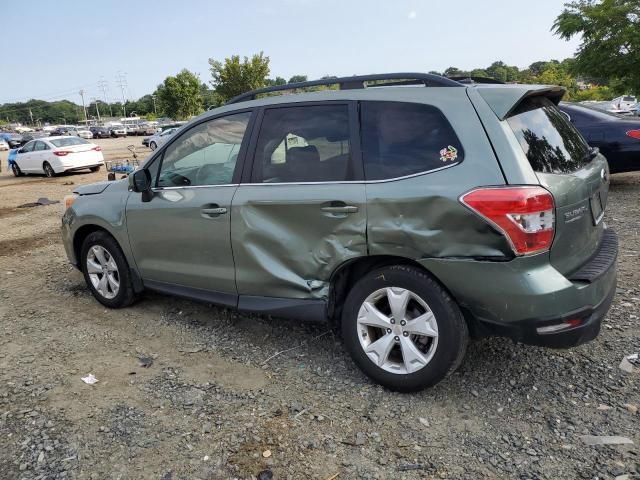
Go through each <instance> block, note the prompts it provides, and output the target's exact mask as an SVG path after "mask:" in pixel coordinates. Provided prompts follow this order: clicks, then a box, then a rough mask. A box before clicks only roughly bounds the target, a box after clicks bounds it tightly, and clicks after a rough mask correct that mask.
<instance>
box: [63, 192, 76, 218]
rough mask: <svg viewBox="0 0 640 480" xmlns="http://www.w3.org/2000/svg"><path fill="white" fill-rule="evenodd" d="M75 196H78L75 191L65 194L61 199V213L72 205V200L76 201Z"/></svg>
mask: <svg viewBox="0 0 640 480" xmlns="http://www.w3.org/2000/svg"><path fill="white" fill-rule="evenodd" d="M76 198H78V195H76V194H75V193H72V194H70V195H65V197H64V199H63V200H62V208H63V209H64V210H63V211H62V213H64V212H66V211H67V210H68V209H69V207H70V206H71V205H73V202H75V201H76Z"/></svg>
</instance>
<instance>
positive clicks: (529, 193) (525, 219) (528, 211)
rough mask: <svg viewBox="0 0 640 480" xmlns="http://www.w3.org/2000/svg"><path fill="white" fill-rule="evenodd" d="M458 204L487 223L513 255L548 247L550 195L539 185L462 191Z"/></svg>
mask: <svg viewBox="0 0 640 480" xmlns="http://www.w3.org/2000/svg"><path fill="white" fill-rule="evenodd" d="M461 201H462V203H464V204H465V205H466V206H468V207H469V208H470V209H471V210H473V211H474V212H476V213H477V214H479V215H480V216H481V217H483V218H485V219H486V220H488V221H489V222H491V223H492V224H493V225H494V226H496V227H497V228H498V230H500V231H501V232H502V233H503V234H504V235H505V236H506V237H507V239H509V241H510V242H511V245H512V247H513V250H514V252H515V253H516V255H529V254H532V253H539V252H543V251H545V250H548V249H549V248H550V247H551V242H552V241H553V235H554V233H555V218H554V203H553V196H552V195H551V193H549V192H548V191H547V190H545V189H544V188H542V187H534V186H531V187H487V188H478V189H476V190H472V191H470V192H469V193H466V194H465V195H463V196H462V198H461Z"/></svg>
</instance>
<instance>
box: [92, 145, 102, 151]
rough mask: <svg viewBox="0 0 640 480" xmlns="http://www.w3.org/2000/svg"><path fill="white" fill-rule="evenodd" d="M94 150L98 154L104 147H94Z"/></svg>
mask: <svg viewBox="0 0 640 480" xmlns="http://www.w3.org/2000/svg"><path fill="white" fill-rule="evenodd" d="M92 150H95V151H96V152H99V151H100V150H102V147H101V146H100V145H96V146H95V147H93V149H92Z"/></svg>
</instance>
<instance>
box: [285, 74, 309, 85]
mask: <svg viewBox="0 0 640 480" xmlns="http://www.w3.org/2000/svg"><path fill="white" fill-rule="evenodd" d="M306 81H307V76H306V75H294V76H293V77H291V78H290V79H289V81H288V82H287V83H300V82H306Z"/></svg>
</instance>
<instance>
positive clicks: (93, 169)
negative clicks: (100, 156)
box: [89, 165, 100, 173]
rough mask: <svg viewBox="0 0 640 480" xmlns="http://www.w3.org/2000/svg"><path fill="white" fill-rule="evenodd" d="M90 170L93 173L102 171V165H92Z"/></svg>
mask: <svg viewBox="0 0 640 480" xmlns="http://www.w3.org/2000/svg"><path fill="white" fill-rule="evenodd" d="M89 170H91V173H95V172H99V171H100V165H98V166H96V167H91V168H90V169H89Z"/></svg>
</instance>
